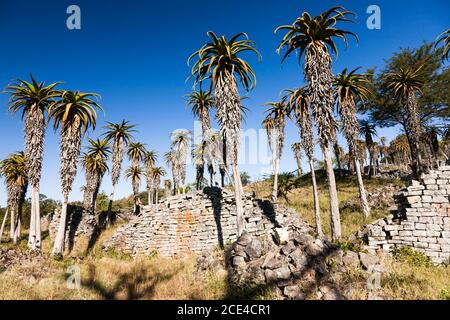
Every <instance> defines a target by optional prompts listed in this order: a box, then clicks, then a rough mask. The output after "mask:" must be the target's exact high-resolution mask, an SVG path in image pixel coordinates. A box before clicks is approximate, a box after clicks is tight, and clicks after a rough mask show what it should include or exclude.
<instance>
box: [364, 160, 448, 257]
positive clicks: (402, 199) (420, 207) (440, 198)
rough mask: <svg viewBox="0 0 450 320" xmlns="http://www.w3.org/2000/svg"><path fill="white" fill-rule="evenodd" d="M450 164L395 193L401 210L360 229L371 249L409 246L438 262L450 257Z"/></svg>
mask: <svg viewBox="0 0 450 320" xmlns="http://www.w3.org/2000/svg"><path fill="white" fill-rule="evenodd" d="M449 195H450V166H443V167H440V168H439V169H438V170H433V171H431V172H430V173H428V174H425V175H423V176H422V178H421V181H412V183H411V185H410V186H409V187H408V188H406V189H404V190H402V191H400V192H399V193H397V194H395V195H394V197H395V200H396V203H397V206H398V210H397V211H394V212H393V214H392V215H390V216H388V217H387V218H385V219H381V220H378V221H376V222H375V223H373V224H371V225H368V226H366V229H365V230H364V231H362V232H360V234H359V236H360V237H363V238H364V240H365V241H366V243H367V246H366V249H368V250H369V251H372V252H374V251H377V250H380V249H381V250H385V251H390V250H391V249H392V247H393V246H410V247H413V248H415V249H416V250H418V251H421V252H423V253H424V254H426V255H427V256H428V257H430V259H431V261H433V262H435V263H448V262H449V260H450V201H449Z"/></svg>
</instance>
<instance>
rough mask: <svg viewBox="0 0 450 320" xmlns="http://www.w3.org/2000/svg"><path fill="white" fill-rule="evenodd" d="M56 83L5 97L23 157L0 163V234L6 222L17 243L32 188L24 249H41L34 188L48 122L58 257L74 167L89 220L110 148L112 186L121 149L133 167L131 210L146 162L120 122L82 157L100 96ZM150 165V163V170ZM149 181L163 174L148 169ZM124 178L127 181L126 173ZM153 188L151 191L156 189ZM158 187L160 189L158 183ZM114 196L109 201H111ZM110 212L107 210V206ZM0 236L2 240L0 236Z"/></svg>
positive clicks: (12, 90) (22, 85) (22, 87)
mask: <svg viewBox="0 0 450 320" xmlns="http://www.w3.org/2000/svg"><path fill="white" fill-rule="evenodd" d="M59 84H60V83H52V84H50V85H45V83H44V82H38V81H36V80H35V79H34V78H33V77H31V82H27V81H24V80H18V82H17V83H15V84H13V85H10V86H8V88H7V90H6V92H8V93H9V94H10V96H11V97H10V101H9V109H8V110H10V111H12V112H13V113H16V112H21V113H22V119H23V120H24V124H25V125H24V135H25V151H24V152H17V153H14V154H12V155H10V156H9V157H7V158H6V159H5V160H3V161H2V162H1V163H0V170H1V171H0V173H1V175H2V176H4V177H5V181H6V185H7V190H8V204H7V214H6V215H5V217H4V219H3V221H2V228H1V233H3V229H4V226H5V223H6V218H7V216H8V215H9V217H10V226H11V231H10V236H11V239H12V240H13V241H14V242H17V240H18V239H19V237H20V227H21V221H22V206H23V203H24V201H25V195H26V191H27V188H28V185H29V184H30V185H31V215H30V227H29V239H28V246H29V248H30V249H31V250H36V251H39V250H40V249H41V219H40V210H39V196H40V194H39V184H40V179H41V170H42V160H43V155H44V142H45V132H46V128H47V125H48V124H49V123H50V122H52V123H53V128H54V130H55V131H59V133H60V183H61V190H62V195H63V201H62V208H61V215H60V222H59V228H58V231H57V234H56V237H55V241H54V246H53V250H52V254H53V255H54V256H62V255H63V252H64V245H65V235H66V224H67V206H68V202H69V194H70V193H71V191H72V185H73V181H74V179H75V176H76V174H77V169H78V162H79V161H80V158H81V164H82V166H83V168H84V170H85V176H86V184H85V186H84V188H83V189H84V194H83V205H84V207H85V210H86V212H87V213H88V214H94V212H95V204H96V199H97V195H98V193H99V190H100V185H101V182H102V179H103V177H104V175H105V173H106V172H107V171H108V165H107V160H108V158H109V156H110V154H111V147H110V143H111V144H112V146H113V147H112V162H113V165H112V168H113V169H112V175H111V176H112V184H113V190H114V187H115V186H116V185H117V183H118V180H119V177H120V171H121V165H122V162H123V158H124V152H125V148H126V147H128V150H127V154H128V156H129V158H130V160H131V161H132V167H131V169H130V172H131V171H134V176H133V179H132V181H133V191H135V192H134V194H135V207H137V205H138V204H139V201H138V199H136V194H137V191H136V190H138V187H137V189H136V171H138V170H139V169H140V167H139V163H140V162H141V161H142V160H143V159H144V158H145V159H147V162H149V161H148V159H149V158H150V157H148V152H147V151H146V150H145V148H144V147H143V145H142V144H139V143H134V142H133V143H132V142H131V140H132V135H131V133H132V132H133V131H134V130H133V127H134V126H133V125H129V124H128V122H126V121H123V122H122V123H119V124H114V123H108V124H107V126H106V127H105V128H106V129H107V131H106V132H105V134H104V136H105V138H104V139H97V140H93V139H89V145H88V147H87V150H86V152H84V153H83V154H81V145H82V141H83V138H84V137H85V135H86V133H87V132H88V130H90V129H92V130H94V129H95V127H96V121H97V111H99V110H102V108H101V106H100V105H99V103H98V102H97V100H98V98H99V96H98V95H97V94H95V93H82V92H79V91H67V90H58V89H57V86H58V85H59ZM154 162H155V161H153V162H152V164H153V163H154ZM147 171H148V172H149V174H148V175H150V174H151V175H152V176H153V177H154V181H159V180H158V179H159V177H160V176H161V175H163V174H164V171H163V169H162V168H153V167H152V166H150V164H149V163H148V164H147ZM127 176H130V175H129V173H128V171H127ZM155 187H156V185H155V184H154V185H153V188H155ZM158 187H159V183H158ZM112 197H113V195H112V196H111V199H112ZM110 209H111V205H110ZM0 236H1V234H0ZM0 238H1V237H0Z"/></svg>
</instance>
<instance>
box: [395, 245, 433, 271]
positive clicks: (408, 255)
mask: <svg viewBox="0 0 450 320" xmlns="http://www.w3.org/2000/svg"><path fill="white" fill-rule="evenodd" d="M392 254H393V255H394V257H395V258H396V259H397V260H398V261H400V262H406V263H408V264H409V265H411V266H414V267H429V266H430V265H431V262H430V258H429V257H427V256H426V255H425V254H424V253H422V252H419V251H416V250H414V249H413V248H411V247H407V246H403V247H395V248H394V249H393V250H392Z"/></svg>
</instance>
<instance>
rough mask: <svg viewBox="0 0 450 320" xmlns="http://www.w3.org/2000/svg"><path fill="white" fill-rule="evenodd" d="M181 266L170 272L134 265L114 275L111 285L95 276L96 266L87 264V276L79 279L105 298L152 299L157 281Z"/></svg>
mask: <svg viewBox="0 0 450 320" xmlns="http://www.w3.org/2000/svg"><path fill="white" fill-rule="evenodd" d="M180 269H181V268H177V269H176V270H174V271H172V272H162V271H158V272H156V273H151V274H150V273H149V270H148V269H146V268H144V266H135V267H132V268H131V270H129V271H126V272H121V273H119V274H118V275H117V276H116V281H115V282H114V284H113V285H112V286H108V285H106V284H105V283H103V282H102V281H101V280H99V279H98V278H97V272H96V267H95V266H94V265H90V266H89V270H88V277H87V278H86V279H83V280H82V281H81V284H82V286H83V287H85V288H87V289H89V290H91V291H93V292H95V293H97V294H98V295H99V296H100V298H101V299H105V300H123V299H125V300H137V299H152V298H153V297H154V296H155V288H156V286H157V285H158V284H159V283H162V282H165V281H168V280H170V279H171V278H172V277H173V276H175V275H176V274H177V273H178V272H179V271H180Z"/></svg>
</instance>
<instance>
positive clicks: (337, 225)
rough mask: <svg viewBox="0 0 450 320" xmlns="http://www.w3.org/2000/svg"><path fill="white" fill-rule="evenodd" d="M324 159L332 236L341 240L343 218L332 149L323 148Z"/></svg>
mask: <svg viewBox="0 0 450 320" xmlns="http://www.w3.org/2000/svg"><path fill="white" fill-rule="evenodd" d="M323 159H324V161H325V168H326V172H327V181H328V192H329V194H330V213H331V234H332V238H333V240H335V241H336V240H339V239H340V238H341V235H342V232H341V218H340V215H339V200H338V195H337V190H336V179H335V177H334V170H333V162H332V161H331V154H330V149H329V147H328V146H326V145H324V146H323Z"/></svg>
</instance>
